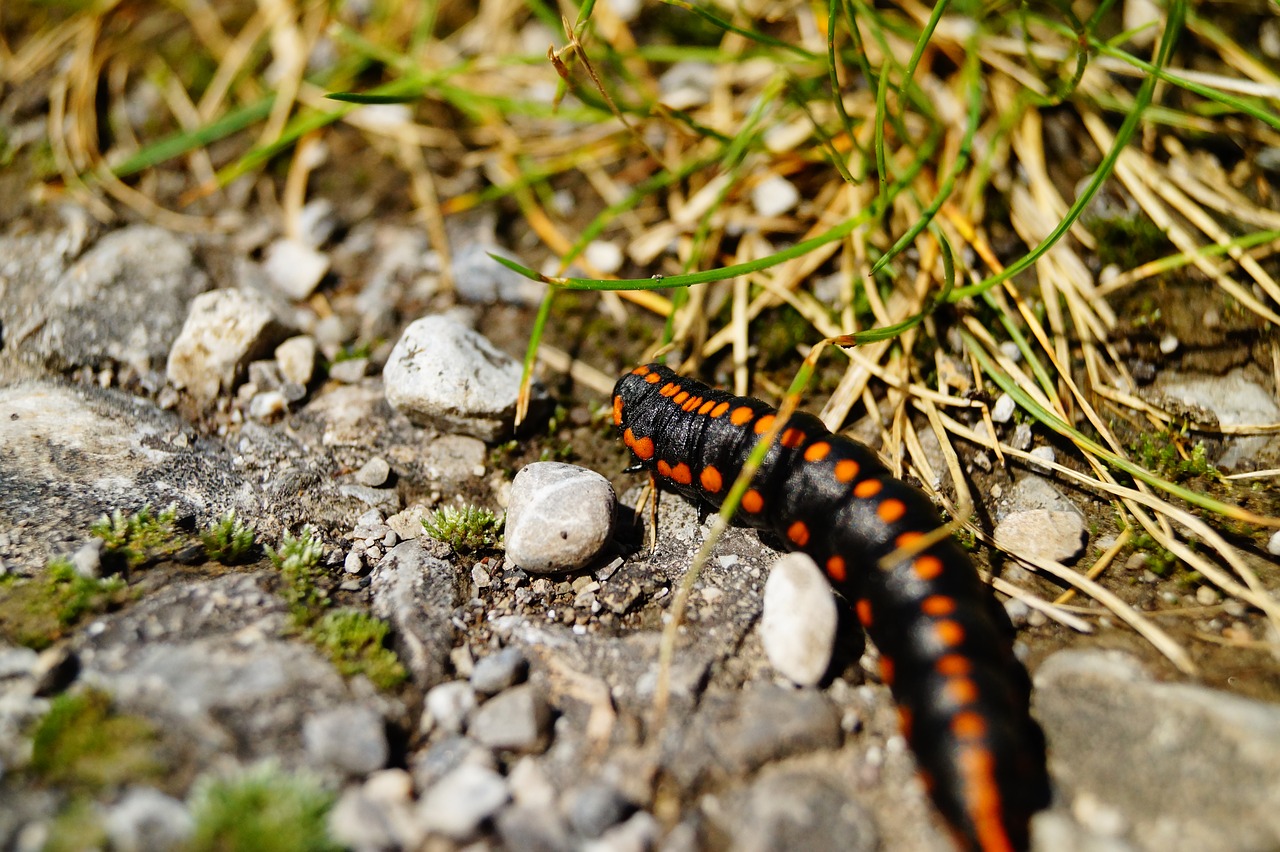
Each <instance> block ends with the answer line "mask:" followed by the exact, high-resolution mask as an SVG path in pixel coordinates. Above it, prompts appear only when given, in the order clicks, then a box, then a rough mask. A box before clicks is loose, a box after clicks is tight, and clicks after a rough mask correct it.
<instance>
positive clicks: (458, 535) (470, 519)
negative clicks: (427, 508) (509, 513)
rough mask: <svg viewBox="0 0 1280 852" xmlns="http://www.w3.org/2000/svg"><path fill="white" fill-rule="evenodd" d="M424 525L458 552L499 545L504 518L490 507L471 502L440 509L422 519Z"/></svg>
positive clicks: (429, 531) (437, 538) (468, 551)
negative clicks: (471, 503) (489, 508)
mask: <svg viewBox="0 0 1280 852" xmlns="http://www.w3.org/2000/svg"><path fill="white" fill-rule="evenodd" d="M422 528H423V529H425V530H426V531H427V535H429V536H431V537H432V538H434V539H436V540H437V541H443V542H444V543H445V544H447V545H449V546H450V547H452V548H453V549H454V550H456V551H457V552H458V553H471V552H474V551H477V550H485V549H487V548H491V547H497V546H498V542H499V541H500V540H501V538H502V536H501V532H500V530H501V528H502V519H501V518H499V517H498V516H497V515H495V514H494V513H493V512H490V511H489V510H488V509H482V508H480V507H479V506H472V505H469V504H468V505H466V506H463V507H462V508H459V509H455V508H453V507H452V506H446V507H444V508H443V509H437V510H436V511H434V512H432V513H431V517H429V518H423V519H422Z"/></svg>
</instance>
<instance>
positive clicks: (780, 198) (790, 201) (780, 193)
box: [751, 175, 800, 216]
mask: <svg viewBox="0 0 1280 852" xmlns="http://www.w3.org/2000/svg"><path fill="white" fill-rule="evenodd" d="M799 203H800V190H798V189H796V186H795V184H793V183H792V182H791V181H789V180H787V179H786V178H784V177H779V176H777V175H773V176H771V177H767V178H765V179H764V180H762V181H760V183H758V184H756V185H755V188H754V189H752V190H751V206H752V207H754V208H755V210H756V212H757V213H759V214H760V215H761V216H781V215H782V214H783V213H786V212H787V211H788V210H791V209H792V208H793V207H795V206H796V205H797V204H799Z"/></svg>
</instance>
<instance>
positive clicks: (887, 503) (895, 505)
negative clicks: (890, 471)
mask: <svg viewBox="0 0 1280 852" xmlns="http://www.w3.org/2000/svg"><path fill="white" fill-rule="evenodd" d="M868 481H870V480H868ZM906 513H907V504H906V503H903V502H902V501H901V500H899V499H897V498H896V497H890V498H889V499H888V500H882V501H881V502H880V505H879V506H876V515H878V516H879V518H880V520H882V521H884V522H885V523H886V524H891V523H893V522H894V521H896V520H898V519H900V518H901V517H902V516H903V515H905V514H906Z"/></svg>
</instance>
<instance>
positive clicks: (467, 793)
mask: <svg viewBox="0 0 1280 852" xmlns="http://www.w3.org/2000/svg"><path fill="white" fill-rule="evenodd" d="M510 798H511V795H510V792H509V791H508V790H507V781H506V779H505V778H503V777H502V776H501V775H499V774H498V773H497V772H494V771H493V770H492V769H488V768H486V767H483V766H476V765H475V764H471V763H464V764H462V765H461V766H459V767H458V768H457V769H455V770H453V771H452V772H450V773H449V774H448V775H446V776H444V777H443V778H441V779H440V780H439V781H437V782H436V783H435V785H434V786H432V787H431V789H429V790H427V791H426V794H425V795H424V796H423V797H422V800H421V801H420V802H419V803H418V812H417V813H418V822H419V824H420V825H421V826H422V827H423V828H424V829H425V830H427V831H431V832H436V833H439V834H443V835H446V836H448V837H451V838H453V839H454V840H459V841H462V840H467V839H469V838H471V837H472V836H474V835H475V833H476V831H477V830H479V828H480V825H481V823H483V822H484V821H485V820H487V819H489V818H490V817H492V816H493V815H494V814H496V813H497V812H498V810H499V809H500V808H501V807H502V806H503V805H505V804H506V803H507V800H508V799H510Z"/></svg>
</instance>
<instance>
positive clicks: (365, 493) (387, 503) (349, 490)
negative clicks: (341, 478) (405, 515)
mask: <svg viewBox="0 0 1280 852" xmlns="http://www.w3.org/2000/svg"><path fill="white" fill-rule="evenodd" d="M338 493H339V494H341V495H342V496H343V497H350V498H351V499H353V500H358V501H359V502H361V503H363V504H364V505H366V506H371V507H373V508H375V509H377V510H378V511H380V512H382V514H384V515H394V514H395V513H396V512H399V511H400V492H398V491H396V490H395V489H394V488H370V487H369V486H367V485H354V484H352V483H349V482H348V483H344V484H342V485H339V486H338Z"/></svg>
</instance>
